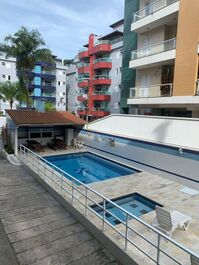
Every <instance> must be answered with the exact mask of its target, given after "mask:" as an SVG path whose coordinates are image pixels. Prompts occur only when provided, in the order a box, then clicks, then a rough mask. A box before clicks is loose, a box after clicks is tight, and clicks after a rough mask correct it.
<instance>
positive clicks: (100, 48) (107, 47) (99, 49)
mask: <svg viewBox="0 0 199 265" xmlns="http://www.w3.org/2000/svg"><path fill="white" fill-rule="evenodd" d="M110 52H111V44H110V42H109V41H105V40H103V41H99V42H97V43H95V44H94V47H93V49H92V51H91V52H90V54H104V53H110Z"/></svg>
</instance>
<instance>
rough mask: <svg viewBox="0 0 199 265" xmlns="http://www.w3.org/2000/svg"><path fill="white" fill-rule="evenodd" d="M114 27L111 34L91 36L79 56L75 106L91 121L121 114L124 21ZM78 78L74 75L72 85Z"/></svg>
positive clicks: (79, 112) (113, 25) (116, 23)
mask: <svg viewBox="0 0 199 265" xmlns="http://www.w3.org/2000/svg"><path fill="white" fill-rule="evenodd" d="M110 27H111V28H112V32H110V33H109V34H106V35H103V36H96V35H94V34H91V35H90V36H89V39H88V44H86V45H84V48H83V49H81V50H80V51H79V53H78V58H77V62H76V65H77V74H76V75H77V85H75V84H73V86H74V89H73V91H74V90H77V101H76V102H75V105H77V114H78V115H79V116H80V117H81V118H84V119H87V120H89V121H91V120H95V119H98V118H102V117H104V116H107V115H109V114H110V113H119V111H120V84H121V66H122V52H123V19H121V20H119V21H117V22H115V23H114V24H112V25H110ZM69 76H70V74H69ZM69 76H68V78H70V77H69ZM74 76H75V73H74V72H73V77H72V76H71V78H72V79H73V81H69V83H70V82H74ZM67 84H68V83H67ZM69 86H71V84H69ZM73 102H74V101H73ZM70 104H72V103H69V105H70ZM73 104H74V103H73ZM69 110H70V109H69Z"/></svg>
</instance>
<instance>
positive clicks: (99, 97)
mask: <svg viewBox="0 0 199 265" xmlns="http://www.w3.org/2000/svg"><path fill="white" fill-rule="evenodd" d="M91 99H92V100H93V101H110V100H111V95H110V93H109V92H108V91H95V92H93V95H92V96H91Z"/></svg>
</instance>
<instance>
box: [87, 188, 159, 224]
mask: <svg viewBox="0 0 199 265" xmlns="http://www.w3.org/2000/svg"><path fill="white" fill-rule="evenodd" d="M112 201H113V202H114V203H115V204H117V205H119V206H120V207H121V208H123V209H125V210H126V211H128V212H130V213H131V214H133V215H135V216H137V217H140V216H141V215H143V214H146V213H149V212H151V211H153V210H155V206H156V205H159V206H162V205H160V204H159V203H157V202H154V201H152V200H150V199H148V198H146V197H144V196H142V195H141V194H139V193H133V194H130V195H125V196H123V197H119V198H116V199H113V200H112ZM100 205H103V204H102V203H100ZM91 208H92V209H93V210H95V211H96V212H97V213H98V214H100V215H101V216H103V210H102V208H101V207H99V206H98V205H92V206H91ZM106 209H107V210H108V211H109V212H110V213H113V214H114V215H115V216H116V217H117V218H118V219H120V220H121V221H123V222H125V221H126V214H125V213H123V212H122V211H121V210H120V209H118V208H117V207H115V206H114V205H113V204H111V203H109V202H107V203H106ZM105 216H106V219H107V220H108V221H109V222H110V223H111V224H112V225H117V224H120V223H121V222H120V221H119V220H118V219H116V218H115V217H114V216H112V215H111V214H109V213H106V215H105ZM129 219H131V218H129Z"/></svg>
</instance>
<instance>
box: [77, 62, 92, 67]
mask: <svg viewBox="0 0 199 265" xmlns="http://www.w3.org/2000/svg"><path fill="white" fill-rule="evenodd" d="M89 66H90V64H89V63H82V62H81V63H78V64H77V67H78V68H81V67H89Z"/></svg>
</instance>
